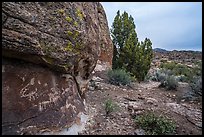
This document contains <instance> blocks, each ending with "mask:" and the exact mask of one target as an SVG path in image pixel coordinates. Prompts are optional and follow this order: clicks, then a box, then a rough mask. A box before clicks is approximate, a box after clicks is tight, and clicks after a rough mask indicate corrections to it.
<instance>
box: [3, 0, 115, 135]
mask: <svg viewBox="0 0 204 137" xmlns="http://www.w3.org/2000/svg"><path fill="white" fill-rule="evenodd" d="M106 53H107V54H106ZM2 54H3V58H2V61H3V63H2V134H43V133H44V132H46V133H47V132H55V131H56V132H57V131H60V130H62V129H64V128H69V127H70V126H72V125H73V124H74V123H78V124H80V122H79V121H80V114H81V113H83V112H84V93H85V92H86V90H87V86H88V81H89V78H90V76H91V72H92V71H93V70H94V68H95V66H96V64H97V60H98V59H100V60H101V61H102V62H108V63H109V64H110V66H111V62H112V43H111V39H110V36H109V32H108V26H107V20H106V15H105V12H104V10H103V7H102V6H101V4H100V3H98V2H95V3H93V2H89V3H75V2H62V3H61V2H57V3H55V2H4V3H2ZM77 121H78V122H77Z"/></svg>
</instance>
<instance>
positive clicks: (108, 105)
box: [105, 99, 119, 116]
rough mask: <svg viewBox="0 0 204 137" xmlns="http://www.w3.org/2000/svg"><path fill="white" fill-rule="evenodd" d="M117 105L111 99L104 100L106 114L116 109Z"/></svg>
mask: <svg viewBox="0 0 204 137" xmlns="http://www.w3.org/2000/svg"><path fill="white" fill-rule="evenodd" d="M118 108H119V107H118V105H117V104H116V103H115V102H113V101H112V99H107V100H106V101H105V111H106V116H107V115H109V114H110V113H111V112H114V111H116V110H118Z"/></svg>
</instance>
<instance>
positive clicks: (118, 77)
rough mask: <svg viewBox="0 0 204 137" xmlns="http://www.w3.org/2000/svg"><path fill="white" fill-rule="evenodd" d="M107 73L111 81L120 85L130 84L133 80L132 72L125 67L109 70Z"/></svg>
mask: <svg viewBox="0 0 204 137" xmlns="http://www.w3.org/2000/svg"><path fill="white" fill-rule="evenodd" d="M107 75H108V80H109V82H110V83H111V84H114V85H118V86H119V85H130V83H131V81H132V80H133V78H132V77H131V76H130V74H129V73H127V72H126V71H125V70H123V69H115V70H109V71H108V73H107Z"/></svg>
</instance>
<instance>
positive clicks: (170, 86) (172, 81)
mask: <svg viewBox="0 0 204 137" xmlns="http://www.w3.org/2000/svg"><path fill="white" fill-rule="evenodd" d="M160 82H161V84H160V85H159V87H164V88H166V89H167V90H176V89H177V87H178V81H177V80H176V78H175V76H173V75H171V76H166V77H164V79H162V80H161V81H160Z"/></svg>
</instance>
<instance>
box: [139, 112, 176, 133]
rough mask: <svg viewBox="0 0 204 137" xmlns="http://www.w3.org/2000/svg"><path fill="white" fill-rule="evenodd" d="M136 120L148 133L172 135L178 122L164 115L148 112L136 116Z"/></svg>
mask: <svg viewBox="0 0 204 137" xmlns="http://www.w3.org/2000/svg"><path fill="white" fill-rule="evenodd" d="M135 122H136V123H137V124H138V125H139V126H140V127H141V128H142V129H144V130H145V132H146V134H148V135H170V134H174V133H175V129H176V124H175V123H174V122H173V121H171V120H169V119H167V118H166V117H163V116H156V115H155V114H154V113H152V112H151V113H146V114H144V115H140V116H138V117H136V118H135Z"/></svg>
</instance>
